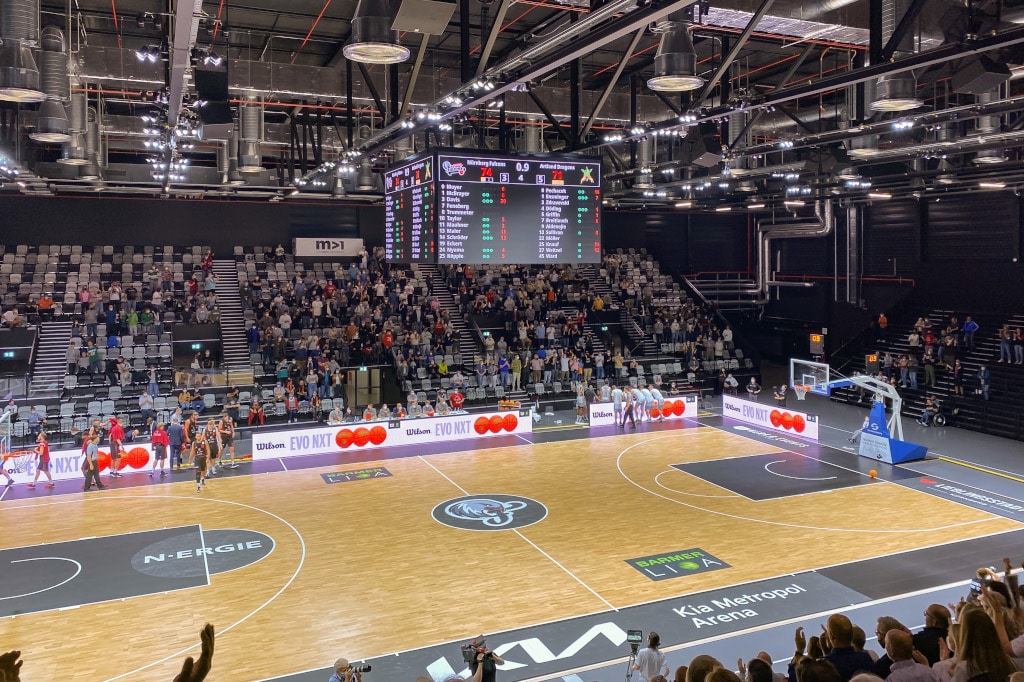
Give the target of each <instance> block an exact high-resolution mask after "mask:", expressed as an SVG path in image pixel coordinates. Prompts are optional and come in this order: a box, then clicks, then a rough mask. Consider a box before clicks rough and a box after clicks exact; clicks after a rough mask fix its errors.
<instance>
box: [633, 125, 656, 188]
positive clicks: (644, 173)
mask: <svg viewBox="0 0 1024 682" xmlns="http://www.w3.org/2000/svg"><path fill="white" fill-rule="evenodd" d="M653 160H654V139H653V138H650V137H644V138H643V139H641V140H640V141H639V142H637V144H636V167H637V170H638V171H640V172H639V174H638V175H637V176H636V179H635V180H634V181H633V188H634V189H650V188H651V187H654V182H652V181H651V164H652V162H653Z"/></svg>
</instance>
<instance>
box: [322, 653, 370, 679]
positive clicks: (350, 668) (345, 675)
mask: <svg viewBox="0 0 1024 682" xmlns="http://www.w3.org/2000/svg"><path fill="white" fill-rule="evenodd" d="M368 672H370V666H368V665H365V664H364V665H349V663H348V659H347V658H339V659H338V660H336V661H335V662H334V674H333V675H331V679H329V680H328V681H327V682H363V673H368Z"/></svg>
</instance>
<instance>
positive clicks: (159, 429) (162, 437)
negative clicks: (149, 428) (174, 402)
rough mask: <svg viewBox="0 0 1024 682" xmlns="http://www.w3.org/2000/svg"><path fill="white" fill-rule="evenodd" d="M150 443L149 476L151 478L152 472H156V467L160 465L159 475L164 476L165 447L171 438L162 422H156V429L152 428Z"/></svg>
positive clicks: (165, 468)
mask: <svg viewBox="0 0 1024 682" xmlns="http://www.w3.org/2000/svg"><path fill="white" fill-rule="evenodd" d="M150 444H151V445H152V446H153V468H152V469H150V471H149V477H150V478H153V474H154V473H155V472H156V469H157V467H160V475H161V476H166V475H167V448H168V446H170V444H171V439H170V436H168V435H167V431H166V429H165V425H164V424H163V422H161V423H159V424H157V425H156V429H154V430H153V436H152V438H151V439H150ZM172 465H173V462H172Z"/></svg>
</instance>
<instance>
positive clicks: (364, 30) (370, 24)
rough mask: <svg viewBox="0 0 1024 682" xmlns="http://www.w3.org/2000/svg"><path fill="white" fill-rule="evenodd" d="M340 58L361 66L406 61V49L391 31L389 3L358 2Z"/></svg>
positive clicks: (366, 0) (370, 0) (396, 34)
mask: <svg viewBox="0 0 1024 682" xmlns="http://www.w3.org/2000/svg"><path fill="white" fill-rule="evenodd" d="M342 52H343V54H344V55H345V56H346V57H347V58H348V59H351V60H352V61H354V62H363V63H364V64H397V63H399V62H404V61H405V60H406V59H408V58H409V48H407V47H402V45H400V44H399V42H398V32H397V31H392V30H391V8H390V7H389V6H388V0H359V4H358V5H356V13H355V16H353V17H352V34H351V37H350V38H349V41H348V44H347V45H345V47H344V48H343V49H342Z"/></svg>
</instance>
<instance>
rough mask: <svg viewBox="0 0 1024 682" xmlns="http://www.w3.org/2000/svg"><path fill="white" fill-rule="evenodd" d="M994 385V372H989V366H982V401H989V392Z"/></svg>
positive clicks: (980, 371)
mask: <svg viewBox="0 0 1024 682" xmlns="http://www.w3.org/2000/svg"><path fill="white" fill-rule="evenodd" d="M991 384H992V372H991V371H990V370H989V368H988V365H982V366H981V367H979V368H978V393H980V394H981V399H982V400H988V391H989V388H990V387H991Z"/></svg>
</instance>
